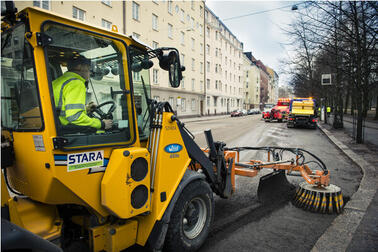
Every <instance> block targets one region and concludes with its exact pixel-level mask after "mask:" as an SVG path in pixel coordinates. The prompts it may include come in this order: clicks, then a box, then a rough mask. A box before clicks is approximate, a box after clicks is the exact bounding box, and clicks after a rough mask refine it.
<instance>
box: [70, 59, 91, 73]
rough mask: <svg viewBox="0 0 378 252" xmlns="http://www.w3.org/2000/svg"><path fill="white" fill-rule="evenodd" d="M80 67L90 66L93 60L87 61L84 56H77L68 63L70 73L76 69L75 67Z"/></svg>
mask: <svg viewBox="0 0 378 252" xmlns="http://www.w3.org/2000/svg"><path fill="white" fill-rule="evenodd" d="M78 65H88V66H90V65H91V60H90V59H87V58H86V57H84V56H82V55H79V56H78V57H76V56H75V57H74V58H73V59H70V60H69V61H68V62H67V68H68V70H69V71H71V70H72V69H75V67H76V66H78Z"/></svg>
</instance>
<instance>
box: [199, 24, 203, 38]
mask: <svg viewBox="0 0 378 252" xmlns="http://www.w3.org/2000/svg"><path fill="white" fill-rule="evenodd" d="M199 32H200V34H201V36H202V32H203V26H202V25H200V26H199Z"/></svg>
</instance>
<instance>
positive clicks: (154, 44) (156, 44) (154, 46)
mask: <svg viewBox="0 0 378 252" xmlns="http://www.w3.org/2000/svg"><path fill="white" fill-rule="evenodd" d="M158 47H159V43H158V42H156V41H152V49H156V48H158Z"/></svg>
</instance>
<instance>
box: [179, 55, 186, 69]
mask: <svg viewBox="0 0 378 252" xmlns="http://www.w3.org/2000/svg"><path fill="white" fill-rule="evenodd" d="M180 56H181V59H180V63H181V65H182V66H185V54H183V53H181V54H180Z"/></svg>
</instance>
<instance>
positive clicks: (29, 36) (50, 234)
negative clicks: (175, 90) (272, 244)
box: [1, 2, 343, 251]
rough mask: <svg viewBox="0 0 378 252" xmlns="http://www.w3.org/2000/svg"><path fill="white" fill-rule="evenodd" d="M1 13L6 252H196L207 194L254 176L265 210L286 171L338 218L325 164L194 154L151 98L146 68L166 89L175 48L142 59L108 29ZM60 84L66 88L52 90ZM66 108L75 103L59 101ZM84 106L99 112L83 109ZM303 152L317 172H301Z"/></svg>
mask: <svg viewBox="0 0 378 252" xmlns="http://www.w3.org/2000/svg"><path fill="white" fill-rule="evenodd" d="M6 6H7V8H6V10H5V11H4V12H2V16H3V22H2V25H1V29H2V33H1V125H2V132H1V138H2V142H1V151H2V153H1V154H2V155H1V168H2V178H1V215H2V220H1V239H2V240H1V245H2V250H3V251H19V250H22V249H27V250H31V251H87V250H89V251H121V250H123V249H126V248H128V247H130V246H132V245H134V244H139V245H141V246H145V247H146V248H149V249H150V250H154V251H159V250H162V249H164V250H166V251H194V250H197V249H198V248H199V247H200V246H201V245H202V244H203V243H204V242H205V240H206V237H207V235H208V232H209V230H210V226H211V224H212V220H213V216H214V198H213V194H216V195H218V196H220V197H223V198H230V197H231V196H232V194H233V193H234V191H235V176H236V175H238V176H248V177H254V176H256V175H257V173H258V172H259V171H260V170H261V169H263V168H269V169H274V171H273V173H271V174H268V175H266V176H264V177H262V178H261V182H260V187H259V189H258V193H259V197H260V195H262V198H261V200H262V201H264V199H263V197H264V198H265V197H268V198H269V197H274V195H277V193H282V192H284V191H285V190H286V189H288V188H289V189H290V190H291V185H290V184H288V181H287V180H286V175H285V173H287V174H291V175H299V176H302V177H303V178H304V179H305V181H304V184H301V186H300V187H299V189H298V190H297V193H296V197H295V199H294V202H295V204H297V205H298V206H301V207H304V208H306V209H311V210H314V211H319V212H333V211H335V212H340V211H341V209H342V206H343V203H342V196H341V192H340V188H338V187H336V186H333V185H330V184H329V172H328V170H327V168H326V166H325V165H324V164H323V163H322V162H321V161H320V160H319V159H318V158H317V157H316V156H313V155H312V154H311V153H308V152H306V151H305V150H302V149H297V148H280V147H235V148H227V147H226V145H225V144H224V143H222V142H215V141H213V138H212V135H211V131H205V134H206V139H207V143H208V148H207V149H201V148H200V147H198V146H197V144H196V143H195V142H194V140H193V137H192V135H191V134H190V132H189V131H188V130H187V129H186V128H185V126H184V124H183V123H181V122H180V120H179V119H178V118H177V117H176V116H175V115H174V113H173V110H172V108H171V106H170V105H169V103H167V102H156V101H153V100H151V99H150V93H151V91H150V79H149V69H150V68H151V67H152V66H153V65H154V64H158V65H159V66H160V67H161V68H162V69H163V70H166V71H167V74H168V75H169V81H170V84H171V86H172V87H178V86H179V85H180V80H181V79H182V72H183V71H184V70H185V69H184V67H182V66H181V65H180V57H179V52H178V51H177V50H176V49H175V48H158V49H154V50H151V49H149V48H148V47H146V46H145V45H142V44H140V43H138V42H136V41H134V40H133V39H131V38H129V37H126V36H124V35H122V34H119V33H117V32H116V30H115V31H108V30H105V29H101V28H98V27H93V26H90V25H88V24H85V23H82V22H79V21H76V20H71V19H68V18H65V17H62V16H59V15H56V14H53V13H51V12H48V11H44V10H41V9H36V8H26V9H24V10H22V11H20V12H17V10H15V8H14V5H13V4H12V3H11V2H6ZM73 59H77V60H79V59H81V61H82V63H83V64H84V63H85V64H84V67H82V65H80V66H81V67H80V71H79V72H78V73H79V74H78V73H72V72H71V71H73V70H72V67H73V66H72V64H71V63H70V62H71V61H72V60H73ZM84 59H85V60H84ZM89 65H90V66H89ZM76 70H77V69H76ZM76 70H75V71H76ZM77 71H78V70H77ZM85 71H89V72H88V73H90V78H89V76H87V77H88V78H87V79H88V80H89V81H88V82H86V81H85V78H84V77H83V76H84V75H85V74H84V72H85ZM67 72H68V74H67ZM70 72H71V73H70ZM80 74H82V75H80ZM66 75H69V76H75V77H72V78H68V79H65V81H64V83H62V82H59V81H61V80H62V78H63V77H64V76H66ZM62 76H63V77H62ZM57 83H58V84H59V83H60V84H61V85H60V86H59V85H58V84H57ZM77 88H78V89H77ZM72 90H84V91H86V93H85V94H84V93H81V94H80V95H81V96H80V95H79V94H78V93H75V92H73V91H72ZM69 91H72V92H69ZM83 97H84V98H85V99H84V98H83ZM74 99H77V100H79V101H80V102H78V103H72V102H71V103H70V102H68V101H69V100H70V101H71V100H74ZM85 100H86V101H85ZM91 101H92V102H94V103H96V104H97V106H95V108H93V107H92V108H89V109H88V108H86V107H85V106H84V103H85V104H90V102H91ZM87 122H90V123H87ZM243 150H260V151H266V152H267V153H268V159H267V161H264V162H263V161H259V160H250V161H248V162H240V160H239V153H240V152H241V151H243ZM288 154H290V155H292V157H291V158H290V157H288V156H289V155H288ZM308 154H309V155H310V156H311V155H312V158H314V159H315V161H313V162H315V163H317V164H318V165H319V167H320V168H321V170H319V171H313V170H311V169H310V168H309V167H308V165H307V163H308V162H305V156H306V155H308ZM331 186H332V188H331V189H329V188H330V187H331ZM264 187H268V188H270V189H271V190H270V191H269V190H268V192H266V191H264ZM272 188H273V189H272ZM282 188H283V189H282Z"/></svg>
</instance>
